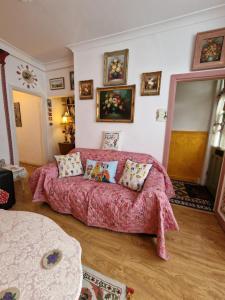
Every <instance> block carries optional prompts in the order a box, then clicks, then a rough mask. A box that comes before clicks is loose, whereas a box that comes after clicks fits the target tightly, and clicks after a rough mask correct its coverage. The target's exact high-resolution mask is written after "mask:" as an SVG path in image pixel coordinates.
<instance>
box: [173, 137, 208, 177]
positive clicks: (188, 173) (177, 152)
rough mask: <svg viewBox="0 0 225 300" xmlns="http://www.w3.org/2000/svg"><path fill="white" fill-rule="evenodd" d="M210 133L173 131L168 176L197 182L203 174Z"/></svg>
mask: <svg viewBox="0 0 225 300" xmlns="http://www.w3.org/2000/svg"><path fill="white" fill-rule="evenodd" d="M207 141H208V132H202V131H172V135H171V143H170V154H169V163H168V174H169V176H170V177H171V178H172V179H177V180H184V181H190V182H197V181H198V180H199V179H200V177H201V173H202V168H203V164H204V158H205V151H206V146H207Z"/></svg>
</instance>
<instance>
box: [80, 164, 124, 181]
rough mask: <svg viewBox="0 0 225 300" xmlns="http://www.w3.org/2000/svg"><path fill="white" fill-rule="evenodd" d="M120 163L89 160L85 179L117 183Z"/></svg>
mask: <svg viewBox="0 0 225 300" xmlns="http://www.w3.org/2000/svg"><path fill="white" fill-rule="evenodd" d="M117 165H118V161H106V162H100V161H96V160H90V159H87V163H86V170H85V174H84V178H86V179H91V180H95V181H99V182H108V183H115V182H116V180H115V176H116V169H117Z"/></svg>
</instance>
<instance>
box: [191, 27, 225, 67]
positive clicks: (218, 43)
mask: <svg viewBox="0 0 225 300" xmlns="http://www.w3.org/2000/svg"><path fill="white" fill-rule="evenodd" d="M223 67H225V28H221V29H215V30H210V31H205V32H199V33H197V35H196V40H195V50H194V57H193V64H192V70H206V69H216V68H223Z"/></svg>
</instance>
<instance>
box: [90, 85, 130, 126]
mask: <svg viewBox="0 0 225 300" xmlns="http://www.w3.org/2000/svg"><path fill="white" fill-rule="evenodd" d="M134 103H135V85H127V86H121V87H119V86H118V87H108V88H97V105H96V121H97V122H123V123H132V122H133V121H134Z"/></svg>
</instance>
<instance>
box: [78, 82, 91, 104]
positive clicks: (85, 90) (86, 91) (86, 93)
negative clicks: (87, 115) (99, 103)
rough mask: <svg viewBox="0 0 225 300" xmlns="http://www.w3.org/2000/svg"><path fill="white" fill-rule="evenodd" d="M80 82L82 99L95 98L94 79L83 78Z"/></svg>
mask: <svg viewBox="0 0 225 300" xmlns="http://www.w3.org/2000/svg"><path fill="white" fill-rule="evenodd" d="M79 84H80V99H81V100H85V99H93V80H83V81H80V82H79Z"/></svg>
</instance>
